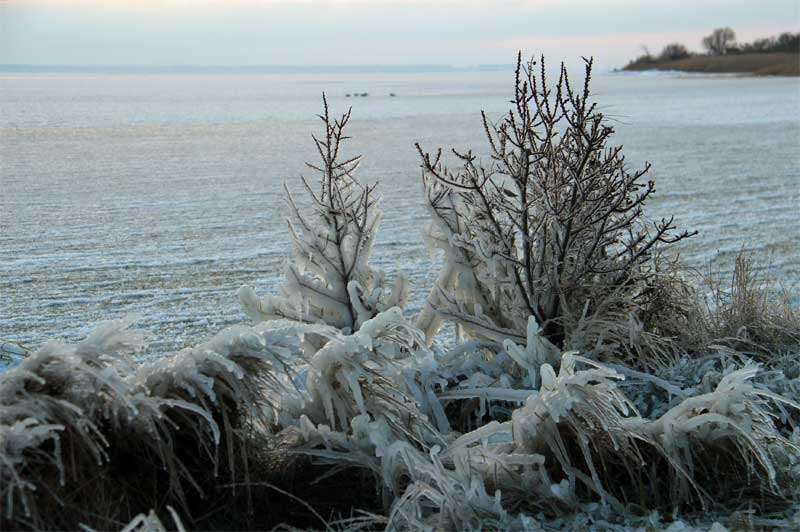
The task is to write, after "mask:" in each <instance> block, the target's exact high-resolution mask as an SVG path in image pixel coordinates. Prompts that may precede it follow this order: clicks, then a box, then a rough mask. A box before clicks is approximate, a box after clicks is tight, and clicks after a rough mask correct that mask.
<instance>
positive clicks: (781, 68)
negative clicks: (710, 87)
mask: <svg viewBox="0 0 800 532" xmlns="http://www.w3.org/2000/svg"><path fill="white" fill-rule="evenodd" d="M622 70H624V71H629V72H638V71H644V70H679V71H683V72H704V73H709V74H725V73H730V74H737V73H738V74H752V75H755V76H800V55H798V54H791V53H772V54H736V55H733V54H732V55H717V56H712V55H697V56H692V57H687V58H686V59H678V60H674V61H653V62H652V63H640V64H631V65H627V66H625V67H624V68H623V69H622Z"/></svg>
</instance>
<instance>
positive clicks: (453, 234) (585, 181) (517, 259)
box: [417, 55, 689, 352]
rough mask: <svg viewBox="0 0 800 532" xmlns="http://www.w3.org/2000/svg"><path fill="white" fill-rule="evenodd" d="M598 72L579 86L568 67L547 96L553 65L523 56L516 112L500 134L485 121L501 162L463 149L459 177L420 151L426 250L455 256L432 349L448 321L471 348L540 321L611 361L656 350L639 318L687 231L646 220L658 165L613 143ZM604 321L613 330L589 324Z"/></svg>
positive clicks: (442, 282) (445, 272) (446, 274)
mask: <svg viewBox="0 0 800 532" xmlns="http://www.w3.org/2000/svg"><path fill="white" fill-rule="evenodd" d="M537 71H538V74H537ZM591 72H592V63H591V61H587V63H586V72H585V81H584V83H583V85H582V86H580V87H575V85H574V84H573V83H572V82H571V81H570V78H569V77H568V75H567V71H566V69H565V68H564V67H563V65H562V67H561V72H560V77H559V79H558V81H557V83H555V85H553V86H550V85H549V84H548V80H547V78H546V69H545V66H544V60H542V61H541V64H540V65H538V66H537V63H536V62H534V61H531V62H529V63H527V64H525V63H523V62H522V58H521V55H520V57H519V58H518V61H517V71H516V83H515V91H514V98H513V100H512V108H511V109H510V110H509V112H508V114H507V115H506V116H505V117H504V118H502V119H501V120H500V121H499V122H498V123H494V122H492V121H490V120H489V118H488V117H487V116H486V115H485V114H483V126H484V129H485V130H486V136H487V139H488V142H489V150H490V154H491V161H489V162H485V163H484V162H481V161H479V160H478V158H477V156H476V155H474V154H473V152H472V151H468V152H464V153H462V152H457V151H455V150H453V153H454V154H455V156H456V157H457V159H458V160H459V161H460V164H461V166H460V167H459V168H458V169H456V170H452V169H450V168H448V167H446V166H445V165H444V163H443V161H442V157H441V150H439V151H438V152H437V153H435V154H433V155H431V154H430V153H426V152H424V151H423V150H422V149H421V148H420V147H419V146H417V147H418V150H419V152H420V156H421V158H422V167H423V181H424V183H425V188H426V191H427V200H428V204H429V211H430V213H431V216H432V219H433V222H432V224H431V228H430V230H429V232H428V235H427V236H428V240H429V242H431V244H432V245H434V246H436V247H438V248H440V249H442V250H444V254H445V259H444V261H445V264H444V266H443V269H442V271H441V273H440V276H439V279H438V281H437V282H436V285H435V286H434V288H433V290H432V292H431V295H430V298H429V300H428V305H427V308H426V309H425V311H424V312H423V313H422V315H421V316H420V318H419V325H420V327H421V328H423V329H424V330H425V331H426V334H427V336H428V339H429V340H431V339H432V337H433V335H434V334H435V333H436V330H437V329H438V325H439V322H440V320H441V319H447V320H452V321H454V322H456V323H457V324H459V326H461V327H462V328H463V330H464V331H465V332H466V333H468V334H469V336H471V337H476V338H489V339H497V338H502V339H506V338H508V339H513V340H514V341H515V342H524V341H525V339H526V334H525V332H526V327H527V322H528V317H529V316H534V317H535V319H536V321H537V323H538V324H539V326H540V327H541V329H542V333H541V336H542V337H543V338H544V339H546V340H547V341H549V342H551V343H552V344H554V345H555V346H556V347H558V348H563V347H565V346H568V348H570V349H580V350H582V351H589V350H595V351H601V352H602V351H614V350H615V349H617V347H618V346H620V345H626V344H629V343H630V341H631V340H633V341H634V344H636V342H640V341H646V340H647V339H648V338H645V337H643V336H642V335H641V334H639V335H638V336H636V332H637V329H640V324H638V323H637V313H638V311H639V309H640V308H641V307H642V306H644V305H646V303H647V300H648V295H649V292H650V289H651V287H652V286H653V285H654V284H655V283H656V281H657V279H658V277H659V275H661V268H662V262H663V260H662V258H661V257H662V251H663V249H664V247H665V246H666V245H668V244H672V243H674V242H677V241H679V240H681V239H683V238H686V237H687V236H689V233H686V232H683V233H675V232H674V225H673V221H672V218H669V219H665V220H661V221H656V222H653V221H650V220H649V219H648V218H647V217H646V216H645V214H644V212H643V206H644V204H645V203H646V202H647V201H648V199H649V198H650V197H651V195H652V194H653V192H654V191H655V184H654V183H653V181H647V182H645V181H644V176H645V175H646V173H647V171H648V170H649V166H645V167H644V168H643V169H641V170H634V171H632V170H630V169H629V168H628V165H627V164H626V161H625V158H624V157H623V155H622V151H621V147H613V146H612V145H611V144H610V141H611V136H612V134H613V132H614V130H613V128H612V127H611V126H610V125H609V124H608V122H607V120H606V119H605V117H604V115H603V113H601V112H600V111H598V110H597V107H596V104H595V103H593V102H592V100H591V97H590V92H589V85H590V80H591ZM630 316H632V318H631V317H630ZM598 320H602V321H603V322H605V323H604V324H603V327H601V328H596V327H592V326H591V325H595V324H597V323H599V321H598ZM587 323H588V325H587ZM631 327H633V330H632V329H631ZM634 336H636V337H634ZM501 341H502V340H501Z"/></svg>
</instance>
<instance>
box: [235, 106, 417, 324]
mask: <svg viewBox="0 0 800 532" xmlns="http://www.w3.org/2000/svg"><path fill="white" fill-rule="evenodd" d="M322 101H323V105H324V113H323V114H322V115H319V118H320V119H321V120H322V122H323V124H324V125H325V133H324V136H322V137H321V138H319V137H317V136H314V135H312V137H313V139H314V143H315V145H316V148H317V152H318V153H319V156H320V162H318V163H316V164H313V163H306V165H307V166H308V167H309V168H310V169H312V170H314V171H315V172H317V173H318V174H319V176H320V177H319V188H318V190H315V189H314V187H313V186H312V185H311V184H310V183H309V182H308V181H307V180H306V178H305V177H303V178H301V179H302V182H303V186H304V188H305V190H306V192H307V194H308V197H309V198H310V201H311V205H312V207H311V213H310V215H309V214H305V213H303V212H302V211H301V210H300V208H299V207H298V205H297V204H296V203H295V201H294V198H292V195H291V193H290V192H289V189H288V188H287V187H286V186H284V188H285V189H286V200H287V204H288V207H289V212H290V218H289V220H288V223H289V232H290V236H291V239H292V242H293V244H294V262H292V263H290V264H289V265H288V266H287V268H286V281H285V283H284V285H283V287H282V293H283V295H282V296H278V297H276V296H267V297H266V298H264V299H259V298H257V297H256V295H255V293H254V292H253V291H252V290H251V289H250V288H247V287H243V288H242V289H240V291H239V299H240V301H241V303H242V305H243V307H244V309H245V312H246V313H247V314H248V315H249V316H250V317H251V318H253V319H254V320H256V321H263V320H267V319H278V318H286V319H291V320H296V321H302V322H309V323H326V324H328V325H333V326H334V327H338V328H339V329H342V330H344V331H349V332H352V331H355V330H357V329H358V328H359V327H360V326H361V324H362V323H364V322H365V321H367V320H368V319H371V318H373V317H374V316H375V315H377V314H378V313H379V312H381V311H383V310H386V309H388V308H390V307H393V306H402V305H404V304H405V301H406V299H407V294H408V290H407V287H406V283H405V279H404V278H403V277H402V276H399V277H398V278H397V281H396V283H395V285H394V288H393V290H392V291H391V292H387V290H386V286H385V284H384V276H383V273H382V272H380V271H375V270H372V269H371V268H370V267H369V265H368V259H369V256H370V253H371V251H372V244H373V242H374V240H375V236H376V234H377V230H378V225H379V223H380V219H381V212H380V210H378V205H377V204H378V201H379V200H378V198H376V196H375V186H376V185H374V184H373V185H362V184H361V183H359V181H358V180H357V179H356V178H355V176H354V172H355V171H356V169H357V168H358V165H359V163H360V162H361V156H360V155H357V156H354V157H349V158H344V157H342V156H341V153H340V149H341V145H342V143H343V142H344V141H345V140H347V139H348V138H350V137H347V136H346V135H345V133H344V132H345V128H346V127H347V124H348V122H349V121H350V110H348V111H347V112H346V113H345V114H343V115H342V116H341V117H340V118H338V119H334V118H331V116H330V113H329V110H328V100H327V98H326V97H325V95H324V94H323V95H322Z"/></svg>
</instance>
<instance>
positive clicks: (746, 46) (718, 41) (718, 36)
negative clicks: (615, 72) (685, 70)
mask: <svg viewBox="0 0 800 532" xmlns="http://www.w3.org/2000/svg"><path fill="white" fill-rule="evenodd" d="M701 44H702V45H703V49H704V50H705V51H706V53H707V54H708V55H725V54H768V53H800V33H791V32H784V33H781V34H780V35H777V36H773V37H766V38H763V39H756V40H755V41H753V42H751V43H741V44H739V43H737V42H736V32H734V31H733V29H732V28H729V27H726V28H717V29H715V30H714V31H712V32H711V34H709V35H707V36H705V37H703V39H702V41H701ZM642 49H643V51H644V53H643V54H642V55H640V56H639V57H637V58H636V59H634V60H632V61H631V62H630V63H629V64H628V66H636V65H646V64H652V63H661V62H665V61H677V60H679V59H686V58H688V57H692V56H694V55H699V54H695V53H692V52H690V51H689V50H688V49H687V48H686V46H684V45H683V44H681V43H670V44H668V45H666V46H664V48H663V49H662V50H661V53H659V54H658V55H653V54H651V53H650V50H649V49H648V47H647V46H642Z"/></svg>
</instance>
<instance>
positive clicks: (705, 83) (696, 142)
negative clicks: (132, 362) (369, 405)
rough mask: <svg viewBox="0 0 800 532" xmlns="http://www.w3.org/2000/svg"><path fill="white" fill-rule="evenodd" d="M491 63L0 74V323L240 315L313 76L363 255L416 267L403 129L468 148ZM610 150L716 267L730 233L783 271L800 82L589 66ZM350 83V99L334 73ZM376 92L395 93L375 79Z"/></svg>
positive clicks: (197, 322)
mask: <svg viewBox="0 0 800 532" xmlns="http://www.w3.org/2000/svg"><path fill="white" fill-rule="evenodd" d="M511 81H512V76H511V75H510V73H508V72H492V73H485V72H484V73H477V72H453V73H424V74H411V73H404V74H317V75H313V74H304V75H290V74H281V75H278V74H274V75H241V76H236V75H153V76H144V75H102V74H92V75H77V74H72V75H67V76H64V75H43V74H38V75H24V74H2V73H0V185H1V186H2V189H1V191H2V194H1V195H0V337H4V338H8V339H13V340H17V341H19V342H22V343H24V344H28V345H30V346H36V345H39V344H40V343H41V342H43V341H44V340H46V339H48V338H77V337H80V336H82V335H84V334H85V333H86V331H87V329H88V328H89V327H91V325H92V324H93V323H96V322H97V321H100V320H104V319H109V318H114V317H120V316H123V315H127V314H136V315H139V316H140V320H139V322H138V323H139V325H140V326H141V327H142V328H144V329H147V330H149V331H150V332H151V333H152V334H151V337H152V339H153V340H154V345H153V348H154V351H161V350H164V351H166V350H171V349H174V348H178V347H182V346H185V345H188V344H191V343H194V342H196V341H198V340H200V339H202V338H203V337H206V336H209V335H211V334H212V333H214V332H216V331H217V330H219V329H221V328H222V327H223V326H225V325H229V324H232V323H237V322H240V321H242V320H244V315H243V313H242V312H241V311H240V309H239V307H238V304H237V301H236V297H235V293H236V290H237V289H238V288H239V287H240V286H241V285H243V284H251V285H254V286H255V287H256V290H257V291H258V292H259V293H261V294H265V293H268V292H272V291H276V290H277V286H278V283H279V281H280V276H281V272H282V268H283V265H284V263H285V261H286V258H287V256H288V236H287V231H286V224H285V222H284V216H285V209H284V207H283V203H282V189H281V187H282V183H283V182H284V181H287V182H288V184H289V186H290V187H293V188H295V189H297V188H298V186H299V180H298V176H299V175H300V174H301V172H303V171H304V169H303V161H304V160H305V159H310V158H312V157H313V152H312V149H313V146H312V144H311V139H310V134H311V133H312V132H314V131H317V130H318V129H319V122H318V120H316V119H315V118H314V116H315V114H316V113H318V112H319V111H320V95H321V92H322V91H323V90H325V91H326V92H327V93H328V95H329V99H330V103H331V106H332V108H333V110H334V111H344V110H345V109H346V107H347V106H349V105H352V106H353V120H352V128H351V134H352V135H353V136H354V137H355V138H354V139H353V140H352V141H351V142H350V145H349V153H363V154H364V155H365V161H364V164H363V165H362V168H361V176H362V178H363V179H365V180H373V179H378V180H379V181H380V182H381V185H380V191H381V193H382V195H383V198H384V201H383V210H384V211H385V216H384V220H383V225H382V229H381V232H380V238H379V242H378V245H377V246H376V248H375V252H374V255H373V260H372V263H373V265H375V266H376V267H380V268H384V269H385V270H387V271H388V272H389V273H390V274H394V273H396V272H403V273H404V274H406V275H407V276H408V277H409V278H410V279H411V282H412V286H413V288H412V293H411V304H410V307H411V308H412V309H413V308H418V307H419V305H420V303H421V301H422V300H423V298H424V295H425V294H426V293H427V291H428V289H429V287H430V283H431V281H432V279H433V278H434V276H435V273H436V272H435V266H434V265H432V264H431V262H430V258H429V256H428V253H427V251H426V250H425V248H424V245H423V243H422V239H421V230H422V228H423V226H424V224H425V223H426V217H425V213H424V209H423V195H422V188H421V185H420V178H419V163H418V159H417V155H416V152H415V150H414V147H413V146H414V142H415V141H418V142H420V143H421V144H422V145H423V146H425V147H429V148H434V147H436V146H438V145H442V146H444V147H451V146H453V147H458V148H473V149H475V150H476V151H477V152H478V153H485V149H484V145H485V143H484V141H483V139H482V129H481V125H480V117H479V114H478V112H479V110H480V109H485V110H486V111H487V112H488V113H489V115H490V116H495V117H497V116H499V115H500V113H501V112H502V111H503V110H504V109H505V108H506V102H507V100H508V99H509V97H510V95H511ZM594 87H595V93H596V95H597V98H598V100H599V102H600V104H601V105H602V107H603V108H604V110H605V112H606V114H607V115H608V116H610V117H612V118H613V119H614V120H615V121H616V129H617V136H616V140H617V142H619V143H623V144H624V145H625V152H624V153H626V154H627V159H628V162H629V163H630V164H631V165H633V166H640V165H641V164H643V162H644V161H645V160H648V161H650V162H651V163H652V164H653V172H652V176H653V177H654V178H655V179H656V181H657V184H658V194H657V198H656V199H655V200H654V201H653V202H652V204H651V206H650V214H651V215H652V216H659V217H660V216H663V215H666V214H668V213H674V214H675V215H676V220H677V222H678V223H679V224H680V226H681V227H683V228H688V229H698V230H700V235H699V236H698V237H695V238H694V239H692V241H691V242H689V243H687V244H685V245H684V246H683V247H682V253H683V258H684V261H685V262H686V263H688V264H689V265H691V266H694V267H698V268H703V269H704V268H706V267H707V266H708V265H709V264H710V265H711V267H712V268H715V269H718V270H722V271H727V270H729V269H730V268H731V263H732V259H733V256H734V255H735V253H736V252H737V251H738V250H739V249H740V248H741V247H745V248H747V249H753V250H757V251H758V252H759V254H760V255H761V256H764V257H769V259H770V261H771V264H772V270H773V274H774V275H775V276H776V277H779V278H780V279H781V280H782V281H783V282H784V283H786V284H788V285H797V284H798V279H800V213H799V212H798V209H800V82H799V81H798V80H797V79H788V78H771V79H770V78H737V77H714V78H709V77H703V76H691V77H687V76H641V75H638V76H637V75H605V76H596V78H595V81H594ZM348 92H350V93H352V92H368V93H369V97H367V98H346V97H345V94H346V93H348ZM389 93H396V95H397V96H396V97H390V96H389Z"/></svg>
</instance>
